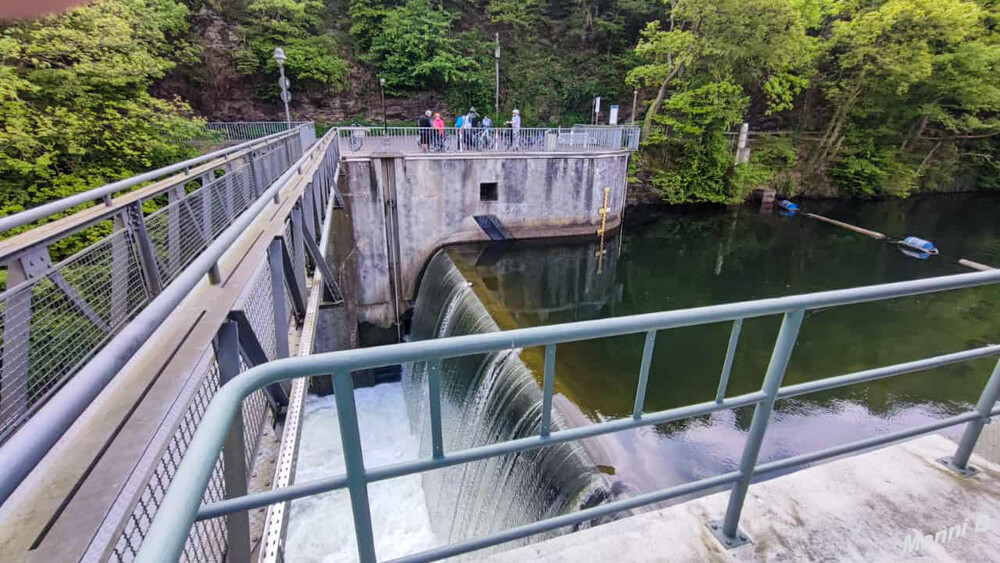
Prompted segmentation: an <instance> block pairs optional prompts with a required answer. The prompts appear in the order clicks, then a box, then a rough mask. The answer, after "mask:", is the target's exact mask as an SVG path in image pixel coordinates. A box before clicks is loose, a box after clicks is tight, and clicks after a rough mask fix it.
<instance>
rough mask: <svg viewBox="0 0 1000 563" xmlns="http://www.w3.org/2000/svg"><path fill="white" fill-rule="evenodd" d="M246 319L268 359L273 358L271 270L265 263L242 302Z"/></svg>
mask: <svg viewBox="0 0 1000 563" xmlns="http://www.w3.org/2000/svg"><path fill="white" fill-rule="evenodd" d="M243 307H244V310H245V311H246V314H247V319H248V320H249V321H250V326H251V327H253V332H254V334H256V335H257V340H258V341H260V345H261V347H262V348H263V349H264V353H265V354H267V359H268V360H273V359H275V343H274V306H273V305H272V301H271V270H270V268H268V267H267V265H266V263H265V265H264V267H263V268H261V269H260V271H259V273H258V274H257V276H256V277H255V278H254V281H253V286H252V288H251V289H250V292H249V293H248V294H247V298H246V300H245V301H244V303H243Z"/></svg>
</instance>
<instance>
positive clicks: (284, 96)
mask: <svg viewBox="0 0 1000 563" xmlns="http://www.w3.org/2000/svg"><path fill="white" fill-rule="evenodd" d="M281 100H282V101H283V102H286V103H287V102H290V101H292V93H291V92H289V91H288V90H282V91H281Z"/></svg>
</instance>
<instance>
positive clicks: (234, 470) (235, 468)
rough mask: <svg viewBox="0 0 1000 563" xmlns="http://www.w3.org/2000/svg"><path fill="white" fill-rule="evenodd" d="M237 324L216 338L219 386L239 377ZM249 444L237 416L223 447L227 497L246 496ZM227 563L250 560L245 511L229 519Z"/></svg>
mask: <svg viewBox="0 0 1000 563" xmlns="http://www.w3.org/2000/svg"><path fill="white" fill-rule="evenodd" d="M238 330H239V329H238V328H237V325H236V322H235V321H226V322H224V323H222V326H221V327H219V332H218V334H217V335H216V337H215V343H214V344H215V360H216V361H217V362H218V364H219V387H222V386H223V385H225V384H226V383H227V382H228V381H229V380H230V379H232V378H234V377H236V376H237V375H239V374H240V340H239V332H238ZM245 456H246V444H245V443H244V442H243V413H242V410H241V411H240V412H238V413H237V414H236V417H235V418H234V419H233V422H232V424H230V425H229V432H228V433H227V434H226V442H225V445H224V446H223V448H222V465H223V482H224V483H225V490H226V498H235V497H240V496H243V495H245V494H247V467H246V457H245ZM226 531H227V541H226V543H227V548H226V561H227V563H249V561H250V515H249V514H248V513H247V512H246V511H240V512H234V513H232V514H229V515H228V516H226Z"/></svg>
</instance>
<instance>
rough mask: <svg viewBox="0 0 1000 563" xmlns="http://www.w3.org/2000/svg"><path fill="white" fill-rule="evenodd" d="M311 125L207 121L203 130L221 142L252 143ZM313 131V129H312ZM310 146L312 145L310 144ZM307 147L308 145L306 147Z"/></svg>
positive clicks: (298, 122)
mask: <svg viewBox="0 0 1000 563" xmlns="http://www.w3.org/2000/svg"><path fill="white" fill-rule="evenodd" d="M303 125H312V122H311V121H292V122H291V123H286V122H284V121H209V122H208V123H206V124H205V129H207V130H208V131H211V132H214V133H218V135H219V137H220V140H223V141H252V140H254V139H259V138H261V137H266V136H268V135H273V134H275V133H281V132H282V131H288V130H290V129H299V128H300V127H302V126H303ZM313 131H315V128H314V129H313ZM310 144H312V143H310ZM306 146H308V145H306Z"/></svg>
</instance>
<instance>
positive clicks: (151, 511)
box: [110, 361, 226, 563]
mask: <svg viewBox="0 0 1000 563" xmlns="http://www.w3.org/2000/svg"><path fill="white" fill-rule="evenodd" d="M218 389H219V368H218V364H217V363H215V362H214V361H213V362H212V363H211V364H210V366H209V369H208V370H207V373H206V374H205V377H204V379H203V380H202V383H201V385H199V387H198V391H197V392H196V393H195V395H194V397H193V398H192V400H191V403H190V404H189V405H188V408H187V410H186V411H185V413H184V417H183V419H182V420H181V421H180V424H179V425H178V426H177V429H176V431H175V432H174V434H173V436H172V437H171V439H170V442H169V443H168V444H167V447H166V449H165V450H164V452H163V455H162V457H161V458H160V461H159V463H158V464H157V466H156V469H154V471H153V475H152V477H151V478H150V480H149V482H148V483H147V484H146V486H145V488H144V489H143V491H142V494H141V495H140V497H139V500H138V503H137V504H136V505H135V508H134V509H133V511H132V513H131V514H130V515H129V517H128V519H127V520H126V522H125V527H124V529H123V530H122V533H121V535H120V536H119V537H118V541H117V542H116V543H115V546H114V548H113V550H112V553H111V557H110V559H111V561H115V562H122V563H127V562H130V561H132V560H134V559H135V556H136V553H138V550H139V546H140V545H141V544H142V539H143V538H144V537H145V535H146V532H147V531H148V530H149V526H150V523H151V522H152V519H153V516H154V515H155V514H156V511H157V509H158V508H159V506H160V502H161V501H162V500H163V495H164V494H166V490H167V487H169V486H170V482H171V481H172V480H173V478H174V475H175V474H176V473H177V468H178V467H179V466H180V463H181V459H182V458H183V457H184V453H185V452H186V451H187V448H188V446H189V445H190V444H191V439H192V437H193V436H194V433H195V430H196V429H197V428H198V423H199V422H200V421H201V418H202V416H203V415H204V414H205V410H206V409H207V408H208V404H209V402H210V401H211V400H212V397H213V396H215V393H216V391H218ZM223 469H224V468H223V464H222V455H221V454H220V455H219V459H218V460H217V461H216V464H215V469H214V470H213V472H212V478H211V481H210V483H209V486H208V488H207V489H206V491H205V496H204V499H203V502H218V501H220V500H223V499H224V498H225V496H226V494H225V493H226V491H225V484H224V481H223ZM225 551H226V526H225V520H224V519H222V518H216V519H213V520H206V521H204V522H198V523H197V524H195V526H194V527H193V528H192V530H191V536H190V537H189V538H188V541H187V544H186V545H185V548H184V556H183V558H182V560H184V561H192V562H199V563H201V562H220V563H221V562H222V561H223V559H224V557H225Z"/></svg>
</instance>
